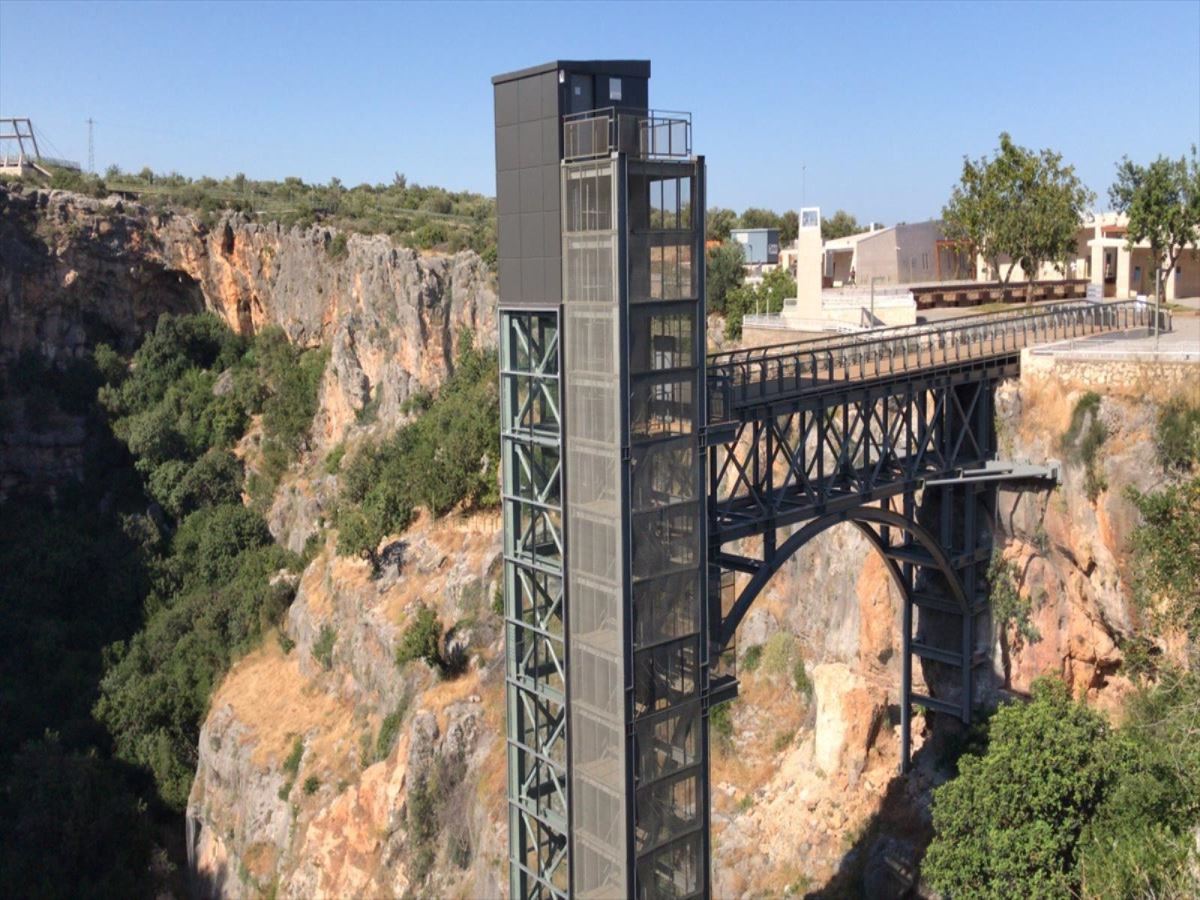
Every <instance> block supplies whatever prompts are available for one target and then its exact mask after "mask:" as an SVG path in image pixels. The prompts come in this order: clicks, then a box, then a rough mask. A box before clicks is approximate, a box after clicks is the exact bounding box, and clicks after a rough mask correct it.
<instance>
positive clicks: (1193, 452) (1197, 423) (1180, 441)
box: [1154, 397, 1200, 471]
mask: <svg viewBox="0 0 1200 900" xmlns="http://www.w3.org/2000/svg"><path fill="white" fill-rule="evenodd" d="M1154 447H1155V450H1156V451H1157V453H1158V462H1159V464H1160V465H1161V466H1162V467H1163V468H1164V469H1166V470H1168V471H1186V470H1188V469H1190V468H1191V467H1193V466H1195V465H1197V464H1200V402H1195V401H1192V402H1189V400H1188V398H1185V397H1174V398H1172V399H1171V400H1169V401H1168V402H1167V403H1165V404H1163V407H1162V409H1161V410H1160V411H1159V414H1158V422H1157V426H1156V428H1155V429H1154Z"/></svg>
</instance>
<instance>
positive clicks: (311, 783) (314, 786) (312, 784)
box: [304, 775, 321, 797]
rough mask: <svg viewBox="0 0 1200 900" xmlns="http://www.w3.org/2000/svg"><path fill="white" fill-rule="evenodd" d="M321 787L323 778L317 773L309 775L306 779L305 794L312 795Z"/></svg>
mask: <svg viewBox="0 0 1200 900" xmlns="http://www.w3.org/2000/svg"><path fill="white" fill-rule="evenodd" d="M320 789H321V779H320V778H318V777H317V776H316V775H309V776H308V777H307V778H305V779H304V796H306V797H311V796H312V795H313V794H315V793H316V792H317V791H319V790H320Z"/></svg>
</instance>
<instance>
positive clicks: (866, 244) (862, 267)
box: [855, 228, 899, 284]
mask: <svg viewBox="0 0 1200 900" xmlns="http://www.w3.org/2000/svg"><path fill="white" fill-rule="evenodd" d="M857 257H858V259H857V271H856V272H855V275H856V278H857V281H858V283H859V284H870V283H871V279H872V278H876V277H877V278H879V279H880V283H881V284H898V283H899V279H898V276H899V272H898V270H897V268H896V229H895V228H888V229H886V230H884V231H880V232H877V233H876V234H872V235H871V236H869V237H865V238H863V239H862V240H861V241H859V242H858V253H857Z"/></svg>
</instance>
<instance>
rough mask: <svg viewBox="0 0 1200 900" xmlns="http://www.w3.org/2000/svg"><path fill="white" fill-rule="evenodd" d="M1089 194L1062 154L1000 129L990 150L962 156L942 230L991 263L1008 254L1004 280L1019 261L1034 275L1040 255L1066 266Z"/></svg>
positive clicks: (1030, 276)
mask: <svg viewBox="0 0 1200 900" xmlns="http://www.w3.org/2000/svg"><path fill="white" fill-rule="evenodd" d="M1094 199H1095V195H1094V194H1093V193H1092V192H1091V191H1089V190H1088V189H1087V188H1086V187H1085V186H1084V184H1083V183H1082V182H1081V181H1080V180H1079V177H1078V176H1077V175H1076V174H1075V167H1074V166H1070V165H1064V164H1063V159H1062V155H1061V154H1059V153H1056V152H1054V151H1053V150H1040V151H1036V152H1035V151H1032V150H1028V149H1026V148H1025V147H1021V146H1019V145H1018V144H1016V143H1014V141H1013V140H1012V138H1011V137H1010V136H1009V135H1008V133H1007V132H1004V133H1002V134H1001V135H1000V147H999V148H998V149H997V151H996V154H995V156H993V157H991V158H988V157H986V156H984V157H981V158H979V159H978V160H971V159H969V158H965V157H964V159H963V168H962V175H961V177H960V179H959V182H958V184H956V185H955V186H954V188H953V190H952V191H951V194H950V199H949V201H947V203H946V205H945V207H943V209H942V221H943V227H944V228H945V231H946V236H947V237H948V238H950V239H951V240H955V241H958V243H959V245H960V246H961V247H962V248H963V249H965V250H967V251H968V252H969V253H970V254H971V255H972V256H974V255H975V254H979V255H981V256H983V258H984V259H985V260H987V261H988V263H989V264H990V265H991V266H992V268H993V269H995V270H996V271H999V270H1000V257H1002V256H1004V257H1007V258H1008V268H1007V271H1006V272H1005V273H1004V276H1003V278H1004V281H1006V282H1007V281H1008V280H1009V278H1011V277H1012V272H1013V270H1014V269H1015V268H1016V266H1017V264H1020V266H1021V268H1022V270H1023V271H1024V272H1025V277H1026V278H1027V279H1028V280H1029V281H1030V282H1033V281H1034V280H1036V279H1037V277H1038V272H1039V271H1040V269H1041V267H1042V265H1043V264H1045V263H1053V264H1054V265H1055V266H1057V267H1058V268H1059V269H1060V270H1062V271H1065V270H1066V260H1067V259H1068V258H1069V257H1070V255H1071V254H1072V252H1073V251H1074V249H1075V239H1076V234H1077V232H1078V230H1079V224H1080V220H1081V218H1082V216H1083V214H1084V212H1085V211H1086V209H1087V207H1088V206H1089V204H1091V203H1092V201H1093V200H1094ZM1031 290H1032V288H1031ZM1028 296H1032V295H1031V294H1030V295H1028Z"/></svg>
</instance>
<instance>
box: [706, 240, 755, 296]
mask: <svg viewBox="0 0 1200 900" xmlns="http://www.w3.org/2000/svg"><path fill="white" fill-rule="evenodd" d="M706 258H707V260H708V276H707V282H706V283H707V286H708V311H709V312H710V313H714V312H716V313H723V312H725V304H726V298H727V297H728V296H729V292H730V291H734V290H736V289H737V288H739V287H741V286H742V281H743V280H744V279H745V277H746V270H745V262H746V255H745V253H744V252H743V251H742V246H741V244H735V243H732V242H730V241H726V242H725V243H723V244H720V245H719V246H716V247H712V248H710V249H709V251H708V253H707V254H706Z"/></svg>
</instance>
